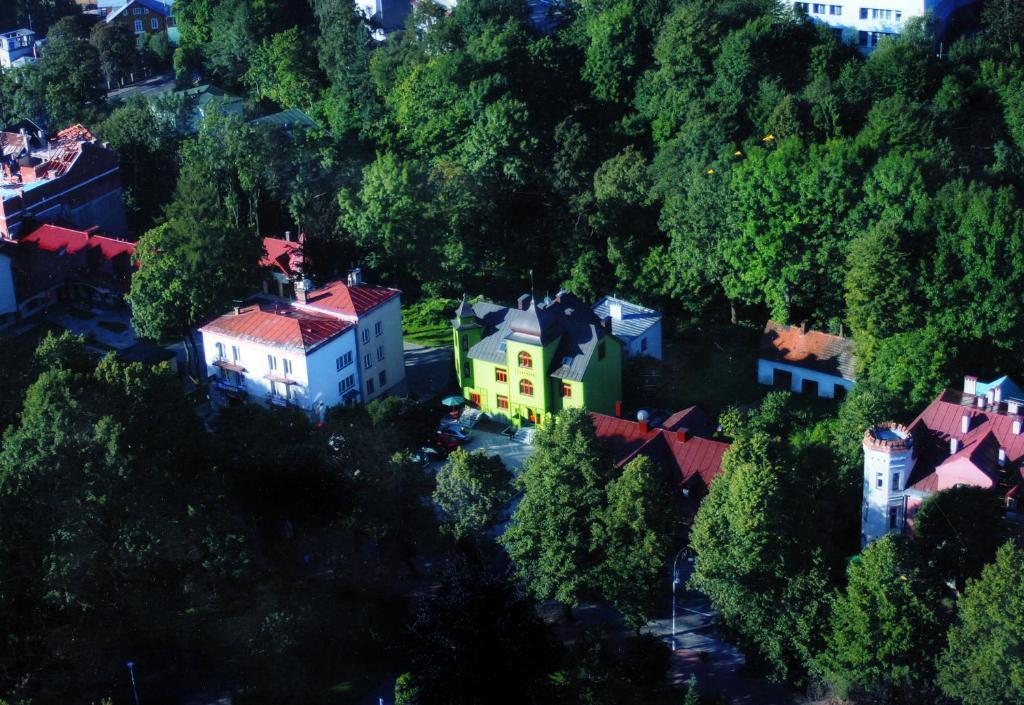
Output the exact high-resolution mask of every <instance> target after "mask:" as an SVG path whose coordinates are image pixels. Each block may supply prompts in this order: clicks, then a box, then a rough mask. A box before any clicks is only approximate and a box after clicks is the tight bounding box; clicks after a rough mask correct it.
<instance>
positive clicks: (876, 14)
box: [793, 0, 972, 52]
mask: <svg viewBox="0 0 1024 705" xmlns="http://www.w3.org/2000/svg"><path fill="white" fill-rule="evenodd" d="M970 2H972V0H857V2H851V0H829V1H828V2H802V1H801V2H794V3H793V8H794V9H795V10H796V11H797V12H801V13H803V14H806V15H807V16H808V17H809V18H811V19H812V20H814V21H815V22H821V23H822V24H826V25H828V26H829V27H830V28H832V31H833V32H834V33H835V34H836V36H838V37H839V38H841V39H843V40H844V41H846V42H849V43H852V44H856V45H857V46H858V47H860V49H861V50H862V51H864V52H870V51H871V50H872V49H874V48H875V46H877V45H878V41H879V40H880V39H881V38H882V37H885V36H890V35H895V34H900V33H902V32H903V28H904V26H905V25H906V22H907V20H909V19H911V18H913V17H922V16H924V15H929V14H930V15H931V17H932V18H933V19H934V20H935V22H936V25H937V29H938V30H939V31H940V32H941V31H942V30H943V29H944V28H945V26H946V24H947V23H948V22H949V19H950V17H951V16H952V14H953V11H954V10H956V9H957V8H958V7H960V6H963V5H967V4H969V3H970Z"/></svg>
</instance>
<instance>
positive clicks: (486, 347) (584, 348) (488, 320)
mask: <svg viewBox="0 0 1024 705" xmlns="http://www.w3.org/2000/svg"><path fill="white" fill-rule="evenodd" d="M473 311H474V312H475V313H476V316H477V318H479V320H480V324H481V325H482V326H483V328H484V334H483V338H482V339H481V340H480V342H479V343H477V344H476V345H474V346H473V347H471V348H470V349H469V357H470V358H471V359H474V360H481V361H483V362H491V363H494V364H499V365H503V364H506V362H507V358H506V354H505V345H506V342H507V341H509V340H513V341H518V342H523V343H529V344H532V345H542V344H547V343H549V342H551V341H552V340H554V339H555V338H561V340H560V342H559V345H558V349H557V350H556V351H555V356H554V362H553V363H552V365H551V368H550V369H549V370H548V375H549V376H551V377H554V378H556V379H565V380H570V381H574V382H579V381H581V380H582V379H583V375H584V374H585V373H586V371H587V367H588V366H589V364H590V359H591V357H593V354H594V351H595V350H596V349H597V345H598V343H599V342H600V341H601V340H603V339H604V338H607V337H608V336H607V335H606V334H605V332H604V329H603V328H602V327H601V323H600V320H599V319H598V318H597V317H596V316H595V315H594V313H593V312H592V311H591V310H590V309H589V308H587V306H586V305H585V304H583V303H581V302H580V300H579V299H577V298H576V297H575V296H573V295H572V294H566V293H560V294H559V295H558V296H557V297H556V298H555V300H554V301H552V302H550V303H541V304H538V305H532V306H530V308H528V309H527V310H526V311H520V310H518V309H515V308H509V307H506V306H499V305H497V304H493V303H491V302H489V301H480V302H478V303H475V304H473Z"/></svg>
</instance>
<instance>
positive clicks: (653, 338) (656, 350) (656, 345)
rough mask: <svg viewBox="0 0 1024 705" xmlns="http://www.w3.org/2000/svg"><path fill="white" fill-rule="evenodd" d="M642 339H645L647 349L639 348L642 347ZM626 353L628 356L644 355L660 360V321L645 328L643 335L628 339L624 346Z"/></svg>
mask: <svg viewBox="0 0 1024 705" xmlns="http://www.w3.org/2000/svg"><path fill="white" fill-rule="evenodd" d="M644 340H646V341H647V350H641V348H642V347H643V345H642V341H644ZM626 355H628V356H629V357H640V356H641V355H646V356H647V357H653V358H654V359H655V360H660V359H661V321H658V322H657V323H655V324H654V325H653V326H651V327H650V328H648V329H647V330H645V331H644V333H643V335H640V336H638V337H636V338H634V339H633V340H631V341H629V345H628V346H627V348H626Z"/></svg>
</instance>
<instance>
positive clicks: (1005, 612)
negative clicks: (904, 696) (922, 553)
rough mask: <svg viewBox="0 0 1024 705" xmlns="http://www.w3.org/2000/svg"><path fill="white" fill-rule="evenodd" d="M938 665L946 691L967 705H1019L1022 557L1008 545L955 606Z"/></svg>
mask: <svg viewBox="0 0 1024 705" xmlns="http://www.w3.org/2000/svg"><path fill="white" fill-rule="evenodd" d="M957 609H958V620H957V623H956V624H954V625H953V626H952V628H950V630H949V646H948V647H947V648H946V650H945V652H944V653H943V654H942V656H941V658H940V660H939V674H938V683H939V687H941V688H942V691H943V692H944V693H945V694H946V695H947V696H949V697H951V698H957V699H958V700H960V701H961V702H963V703H964V705H1017V704H1019V703H1020V702H1021V693H1022V692H1024V691H1022V686H1024V551H1022V550H1021V549H1019V548H1016V547H1014V546H1013V544H1012V543H1009V542H1008V543H1006V544H1004V545H1003V546H1002V547H1001V548H1000V549H999V550H998V551H997V552H996V557H995V560H994V561H993V562H992V563H990V564H988V565H987V566H985V568H984V569H983V570H982V571H981V577H979V578H977V579H976V580H970V581H968V583H967V589H966V591H965V592H964V594H963V595H962V596H961V597H960V600H959V601H958V603H957Z"/></svg>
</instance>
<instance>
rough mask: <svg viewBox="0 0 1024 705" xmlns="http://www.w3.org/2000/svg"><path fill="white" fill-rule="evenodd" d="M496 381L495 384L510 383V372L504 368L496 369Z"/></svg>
mask: <svg viewBox="0 0 1024 705" xmlns="http://www.w3.org/2000/svg"><path fill="white" fill-rule="evenodd" d="M494 381H495V382H508V370H506V369H505V368H504V367H495V368H494Z"/></svg>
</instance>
